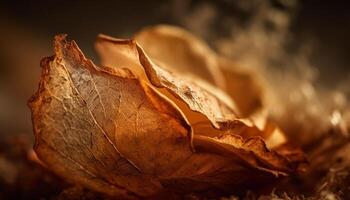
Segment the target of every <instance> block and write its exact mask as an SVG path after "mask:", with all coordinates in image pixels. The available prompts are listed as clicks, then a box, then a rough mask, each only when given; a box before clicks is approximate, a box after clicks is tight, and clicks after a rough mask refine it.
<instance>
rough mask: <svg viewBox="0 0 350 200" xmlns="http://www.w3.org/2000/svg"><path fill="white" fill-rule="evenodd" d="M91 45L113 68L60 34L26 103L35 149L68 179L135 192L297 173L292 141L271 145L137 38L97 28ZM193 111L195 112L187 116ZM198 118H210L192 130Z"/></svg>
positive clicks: (204, 187) (221, 186) (214, 186)
mask: <svg viewBox="0 0 350 200" xmlns="http://www.w3.org/2000/svg"><path fill="white" fill-rule="evenodd" d="M97 46H98V48H99V49H100V54H101V55H102V54H103V55H104V58H106V57H108V56H111V59H110V60H108V63H109V64H110V65H111V66H113V67H97V66H95V65H94V64H93V63H92V62H91V61H90V60H88V59H86V58H85V57H84V55H83V53H82V52H81V51H80V49H79V48H78V46H77V45H76V43H75V42H74V41H72V42H67V41H66V40H65V36H63V35H59V36H56V38H55V55H54V56H52V57H49V58H45V59H43V61H42V63H41V65H42V67H43V71H42V76H41V80H40V84H39V89H38V91H37V93H36V94H35V95H34V96H33V97H32V99H31V100H30V103H29V104H30V107H31V110H32V119H33V125H34V132H35V139H36V143H35V147H34V148H35V151H36V153H37V155H38V157H39V158H40V160H41V161H42V162H44V163H45V165H46V166H47V167H48V168H50V169H51V170H53V171H54V172H55V173H57V174H59V175H61V176H62V177H64V178H66V179H67V180H70V181H72V182H74V183H78V184H81V185H83V186H85V187H88V188H90V189H93V190H95V191H98V192H102V193H105V194H108V195H111V196H115V197H121V198H130V199H135V198H144V197H152V196H154V195H157V194H160V193H164V192H165V191H172V192H180V193H186V192H198V191H209V190H219V191H229V190H232V188H234V189H235V190H238V189H239V188H242V187H244V186H247V185H252V184H257V183H259V182H261V181H266V180H269V179H272V178H273V177H275V176H277V177H278V176H285V175H288V174H289V173H293V172H295V171H296V170H297V168H298V166H299V163H300V162H303V160H302V159H292V158H291V157H289V156H288V155H290V154H291V152H292V151H296V150H295V149H287V150H286V149H284V150H283V151H282V152H283V154H282V153H279V152H276V151H274V150H270V149H268V148H267V147H266V143H265V141H264V140H263V138H264V137H265V136H264V134H265V132H266V133H267V132H269V131H265V130H264V131H262V130H260V129H259V128H257V127H256V126H255V124H251V126H249V123H253V122H251V121H250V122H247V121H249V120H248V119H239V118H238V116H237V115H236V113H235V110H234V108H232V107H231V106H230V105H229V104H228V103H227V102H225V101H224V100H222V99H221V98H219V97H217V96H215V95H214V93H216V92H219V93H220V91H219V90H216V89H215V88H214V90H215V92H211V91H210V89H208V87H207V86H204V87H203V85H200V84H198V82H196V81H190V80H188V79H186V78H182V77H180V76H179V75H176V74H175V73H174V74H172V73H170V72H168V71H166V70H165V69H163V68H160V67H158V66H157V65H155V64H154V63H153V61H152V60H151V59H150V58H149V57H148V56H147V55H146V54H145V53H144V51H143V50H142V48H141V47H140V46H139V45H138V44H137V43H136V42H134V41H133V40H117V39H113V38H109V37H106V36H100V37H99V40H98V43H97ZM121 67H127V68H129V69H130V70H128V69H125V68H121ZM143 69H144V70H145V71H143ZM145 72H146V73H145ZM146 76H147V77H148V79H149V81H148V80H147V78H146ZM157 88H158V89H157ZM209 88H210V86H209ZM186 106H188V108H187V110H185V107H186ZM194 113H197V115H200V120H198V119H197V121H196V120H194V119H191V118H190V117H191V115H192V114H193V115H195V114H194ZM194 122H198V123H197V125H196V124H194ZM199 124H204V125H205V126H207V125H208V124H211V125H212V126H211V128H210V129H208V132H205V129H195V131H194V135H192V134H193V129H194V127H196V126H199ZM267 124H268V123H267ZM214 127H216V128H214ZM264 127H265V128H266V127H268V126H267V125H265V126H264ZM199 130H201V131H199ZM239 130H240V131H239ZM266 130H267V129H266ZM271 130H275V129H271ZM272 132H274V131H272ZM248 134H251V136H252V137H250V138H249V139H248V138H246V137H242V135H243V136H246V135H248ZM268 135H275V134H268ZM267 138H270V136H267ZM192 142H193V144H194V147H195V149H196V151H192V148H191V145H192ZM243 174H244V176H242V175H243Z"/></svg>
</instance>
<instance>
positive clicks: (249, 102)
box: [102, 25, 263, 117]
mask: <svg viewBox="0 0 350 200" xmlns="http://www.w3.org/2000/svg"><path fill="white" fill-rule="evenodd" d="M135 39H136V40H137V42H138V43H139V44H140V45H141V46H142V48H143V49H144V50H145V51H146V53H147V54H148V55H149V56H150V58H151V59H152V60H154V61H155V63H159V65H160V66H162V67H163V68H166V69H168V70H173V71H176V72H179V73H180V74H181V75H184V74H188V75H190V76H194V77H195V78H197V77H199V78H202V79H204V80H206V81H208V82H209V83H211V84H214V85H216V86H217V87H219V88H220V89H222V90H223V91H225V92H226V93H227V94H228V95H229V96H230V97H231V98H232V99H233V100H234V103H235V104H236V106H237V108H238V109H239V112H240V114H241V115H242V116H243V117H248V116H249V115H251V114H252V113H254V112H256V111H257V110H259V109H261V108H262V104H263V102H262V101H263V93H262V88H261V84H262V83H261V81H258V80H257V78H258V76H257V75H256V74H254V73H253V72H252V71H248V70H247V69H243V68H242V67H239V66H238V65H237V64H235V63H233V62H232V61H230V60H228V59H226V58H224V57H221V56H219V55H217V54H216V53H215V52H214V51H212V50H211V49H210V47H208V46H207V45H206V44H205V42H204V41H202V40H201V39H200V38H197V37H196V36H195V35H192V34H191V33H189V32H187V31H186V30H184V29H181V28H178V27H174V26H169V25H156V26H152V27H148V28H145V29H143V30H142V31H140V32H139V33H138V34H136V35H135ZM102 57H103V56H102ZM102 60H103V61H104V60H108V59H102Z"/></svg>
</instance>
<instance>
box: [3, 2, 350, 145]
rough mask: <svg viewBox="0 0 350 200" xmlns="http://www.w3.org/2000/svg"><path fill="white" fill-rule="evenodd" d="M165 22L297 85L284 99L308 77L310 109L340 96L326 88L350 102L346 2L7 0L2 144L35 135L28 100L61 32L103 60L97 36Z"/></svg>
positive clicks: (349, 25)
mask: <svg viewBox="0 0 350 200" xmlns="http://www.w3.org/2000/svg"><path fill="white" fill-rule="evenodd" d="M159 23H163V24H164V23H166V24H174V25H179V26H182V27H184V28H186V29H188V30H190V31H191V32H193V33H194V34H196V35H198V36H200V37H202V38H203V39H205V40H206V41H207V42H208V43H209V44H210V45H211V46H212V47H213V48H214V49H215V50H216V51H217V52H218V53H221V54H224V55H225V56H227V57H231V58H232V59H234V60H236V61H239V62H240V63H241V64H242V65H245V66H247V67H250V68H259V69H262V71H264V75H266V76H265V77H266V79H268V80H270V82H271V83H272V85H273V84H275V85H283V84H280V83H281V82H282V83H284V84H285V82H290V84H289V86H287V87H284V88H285V89H284V91H283V92H282V91H280V93H279V95H280V96H284V95H287V94H288V95H289V94H290V93H293V91H295V90H296V89H295V88H299V89H300V88H302V87H303V85H302V84H304V82H305V81H304V82H303V81H302V82H303V83H301V81H300V80H306V84H311V86H312V89H311V90H312V91H314V93H317V94H319V96H318V97H319V98H318V99H317V100H315V99H313V100H311V102H310V104H312V105H314V104H315V103H314V101H317V102H319V101H320V100H321V101H322V100H323V97H325V98H328V96H329V94H332V95H333V92H332V93H329V92H325V93H323V92H322V91H335V90H336V91H340V93H339V94H340V95H339V94H338V93H337V94H334V95H335V100H334V101H336V102H337V103H338V104H337V105H338V106H344V105H347V99H348V95H349V89H350V88H349V87H350V86H349V84H350V81H349V80H350V76H349V75H350V7H349V6H348V5H347V3H346V1H338V0H335V1H317V0H305V1H297V0H270V1H267V0H237V1H233V0H232V1H230V0H173V1H155V0H152V1H151V0H148V1H131V0H129V1H82V0H75V1H63V0H61V1H57V0H52V1H44V0H38V1H18V0H12V1H6V0H5V1H1V3H0V36H1V37H0V140H2V139H4V138H6V137H8V136H13V135H16V134H27V135H30V137H32V136H31V135H32V126H31V118H30V111H29V109H28V107H27V105H26V102H27V100H28V99H29V98H30V96H31V95H32V94H34V92H35V91H36V89H37V84H38V80H39V75H40V67H39V62H40V60H41V58H43V57H45V56H49V55H52V40H53V37H54V35H56V34H58V33H67V34H68V35H69V37H70V38H71V39H74V40H76V42H77V43H78V44H79V46H80V47H81V48H82V50H83V52H84V53H85V54H86V56H87V57H89V58H91V59H93V60H94V61H95V62H96V63H98V60H97V57H96V54H95V52H94V46H93V44H94V41H95V38H96V36H97V34H98V33H104V34H108V35H112V36H115V37H121V38H128V37H131V36H132V35H133V33H135V32H137V31H138V30H140V29H141V28H142V27H145V26H149V25H154V24H159ZM270 74H272V75H271V76H270ZM276 74H277V75H276ZM282 74H283V75H282ZM278 75H279V76H278ZM309 86H310V85H309ZM307 88H308V85H307V87H306V89H307ZM304 89H305V88H304ZM309 89H310V88H309ZM276 90H278V88H277V89H276ZM308 91H309V92H306V96H307V95H308V94H310V90H308ZM304 93H305V91H304ZM311 93H312V92H311ZM304 96H305V95H304ZM305 98H306V97H305ZM307 98H308V97H307ZM288 99H289V98H288ZM317 105H318V104H317ZM323 105H324V104H323V102H321V103H320V107H323ZM320 107H316V110H317V109H320ZM317 113H318V114H320V113H319V112H317ZM303 119H304V118H303Z"/></svg>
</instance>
